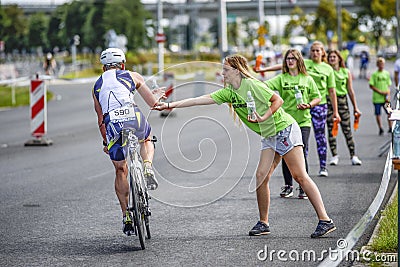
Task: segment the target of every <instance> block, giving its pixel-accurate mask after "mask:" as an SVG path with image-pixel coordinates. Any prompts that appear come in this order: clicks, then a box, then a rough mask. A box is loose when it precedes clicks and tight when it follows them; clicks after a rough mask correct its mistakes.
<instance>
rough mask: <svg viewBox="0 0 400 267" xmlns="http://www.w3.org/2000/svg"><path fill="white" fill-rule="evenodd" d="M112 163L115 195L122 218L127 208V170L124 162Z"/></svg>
mask: <svg viewBox="0 0 400 267" xmlns="http://www.w3.org/2000/svg"><path fill="white" fill-rule="evenodd" d="M112 163H113V164H114V168H115V182H114V187H115V193H116V194H117V197H118V200H119V204H120V206H121V211H122V216H124V215H125V213H126V208H127V206H128V194H129V183H128V180H127V178H126V177H127V175H128V169H127V165H126V161H125V160H120V161H115V160H113V161H112Z"/></svg>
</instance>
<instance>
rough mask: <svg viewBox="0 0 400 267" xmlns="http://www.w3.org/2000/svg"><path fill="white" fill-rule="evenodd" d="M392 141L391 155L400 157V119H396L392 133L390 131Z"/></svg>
mask: <svg viewBox="0 0 400 267" xmlns="http://www.w3.org/2000/svg"><path fill="white" fill-rule="evenodd" d="M392 138H393V139H392V142H393V157H394V158H400V121H396V123H395V126H394V129H393V133H392Z"/></svg>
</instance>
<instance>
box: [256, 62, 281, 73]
mask: <svg viewBox="0 0 400 267" xmlns="http://www.w3.org/2000/svg"><path fill="white" fill-rule="evenodd" d="M281 69H282V64H275V65H273V66H269V67H265V68H258V69H256V68H254V69H253V70H254V71H255V72H258V73H260V72H267V71H277V70H281Z"/></svg>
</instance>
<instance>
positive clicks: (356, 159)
mask: <svg viewBox="0 0 400 267" xmlns="http://www.w3.org/2000/svg"><path fill="white" fill-rule="evenodd" d="M351 164H353V165H361V164H362V161H361V160H360V159H359V158H358V157H357V156H353V157H352V158H351Z"/></svg>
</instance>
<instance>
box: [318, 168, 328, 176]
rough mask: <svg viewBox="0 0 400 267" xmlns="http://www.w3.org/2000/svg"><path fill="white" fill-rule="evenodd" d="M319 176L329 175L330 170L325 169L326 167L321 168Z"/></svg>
mask: <svg viewBox="0 0 400 267" xmlns="http://www.w3.org/2000/svg"><path fill="white" fill-rule="evenodd" d="M318 176H323V177H328V170H327V169H325V168H321V169H320V170H319V174H318Z"/></svg>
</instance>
